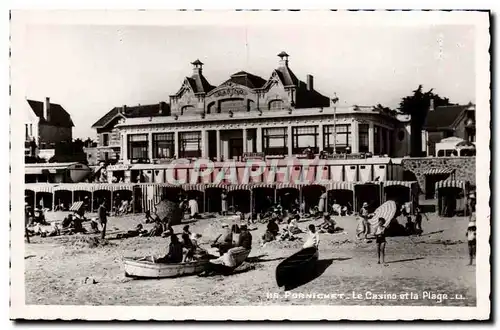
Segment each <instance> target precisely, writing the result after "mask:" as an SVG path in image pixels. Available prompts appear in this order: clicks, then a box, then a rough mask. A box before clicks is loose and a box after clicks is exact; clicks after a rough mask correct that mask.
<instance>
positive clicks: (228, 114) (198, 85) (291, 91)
mask: <svg viewBox="0 0 500 330" xmlns="http://www.w3.org/2000/svg"><path fill="white" fill-rule="evenodd" d="M278 57H279V62H278V66H277V68H275V69H274V70H272V72H271V74H270V77H269V78H268V79H263V78H261V77H258V76H256V75H254V74H251V73H248V72H244V71H240V72H237V73H234V74H232V75H231V76H230V77H229V79H228V80H226V81H224V82H222V83H221V84H219V85H218V86H214V85H212V84H211V83H210V82H209V81H208V79H207V78H206V77H205V76H204V75H203V63H202V62H200V61H199V60H196V61H194V62H192V65H193V72H192V74H191V76H189V77H186V78H185V79H184V81H183V82H182V84H181V87H180V89H179V90H178V91H177V93H175V94H173V95H171V96H170V102H169V104H168V105H167V104H165V103H163V102H160V103H159V104H157V105H146V106H138V107H127V106H124V107H122V108H121V109H120V108H114V109H113V110H112V111H110V112H109V113H108V114H106V115H105V116H104V117H103V118H101V119H100V120H99V121H98V122H97V123H96V124H95V125H94V127H95V128H97V130H98V135H99V138H98V140H99V141H100V142H101V144H104V142H107V141H109V140H110V139H109V137H106V135H107V134H109V132H111V131H113V132H114V135H113V136H114V140H113V141H114V143H113V148H115V152H116V157H117V158H119V159H120V163H123V164H134V163H164V162H167V163H168V162H170V161H171V160H172V159H196V158H206V159H211V160H213V161H225V160H242V159H244V158H247V157H248V155H251V154H253V155H254V156H255V155H256V154H257V155H259V156H260V157H262V158H264V159H270V158H283V157H293V156H297V155H302V154H303V152H304V150H306V149H310V150H311V151H312V152H313V153H315V154H318V153H319V152H321V151H325V152H328V153H331V154H335V155H338V154H350V155H357V154H370V155H373V156H384V155H387V156H389V157H402V156H405V155H406V153H407V149H408V136H407V135H408V134H407V133H408V132H407V130H406V129H405V124H404V123H402V122H401V121H400V120H398V118H396V116H395V115H394V114H392V113H388V112H385V111H383V110H381V109H378V108H376V107H373V106H348V107H346V106H337V104H336V103H337V101H338V99H336V98H334V99H330V97H328V96H325V95H323V94H322V93H320V92H318V91H317V90H316V89H315V86H314V78H313V76H311V75H306V79H305V80H306V81H305V82H304V81H302V80H300V79H299V78H298V77H297V76H296V75H295V73H294V72H293V71H292V69H291V68H290V66H289V55H288V54H287V53H285V52H281V53H280V54H278ZM141 112H142V115H141ZM101 147H104V146H101ZM118 147H119V148H118Z"/></svg>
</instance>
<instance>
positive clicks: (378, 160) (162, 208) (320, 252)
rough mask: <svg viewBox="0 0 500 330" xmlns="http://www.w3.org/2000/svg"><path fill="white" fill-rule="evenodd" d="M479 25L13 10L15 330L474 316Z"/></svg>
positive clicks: (444, 18)
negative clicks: (35, 322)
mask: <svg viewBox="0 0 500 330" xmlns="http://www.w3.org/2000/svg"><path fill="white" fill-rule="evenodd" d="M489 28H490V13H488V12H486V11H484V12H480V11H426V12H424V11H404V12H403V11H366V12H363V11H359V12H356V11H307V10H306V11H286V10H283V11H173V10H172V11H167V10H164V11H161V10H157V11H154V10H128V11H126V10H107V11H87V10H86V11H84V10H80V11H79V10H73V11H69V10H68V11H41V10H39V11H35V10H33V11H28V10H14V11H12V12H11V59H10V70H11V88H12V89H11V118H10V125H11V137H10V138H11V150H10V152H11V153H10V157H11V174H10V175H11V176H10V180H11V206H12V208H11V219H10V221H11V292H10V299H11V311H10V312H11V313H10V315H11V318H12V319H39V320H51V319H63V320H74V319H85V320H150V319H154V320H186V319H190V320H193V319H195V320H284V319H289V320H340V319H343V320H346V319H349V320H416V319H425V320H486V319H489V318H490V312H491V309H490V298H489V297H490V292H491V283H490V270H491V267H490V261H489V260H490V253H491V249H490V244H489V241H490V207H489V199H490V186H489V178H490V165H489V164H490V148H489V145H490V129H489V127H490V54H489V49H490V35H489Z"/></svg>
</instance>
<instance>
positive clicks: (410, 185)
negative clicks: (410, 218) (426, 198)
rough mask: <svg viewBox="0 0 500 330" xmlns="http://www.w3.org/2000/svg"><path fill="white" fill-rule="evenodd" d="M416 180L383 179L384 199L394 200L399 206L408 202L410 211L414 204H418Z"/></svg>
mask: <svg viewBox="0 0 500 330" xmlns="http://www.w3.org/2000/svg"><path fill="white" fill-rule="evenodd" d="M418 191H419V188H418V182H416V181H385V182H384V197H385V200H386V201H388V200H392V201H394V202H396V205H397V206H398V207H399V206H401V205H403V204H405V203H408V202H410V203H411V206H412V210H411V211H412V212H413V210H414V207H415V205H417V204H418Z"/></svg>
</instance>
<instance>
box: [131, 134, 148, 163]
mask: <svg viewBox="0 0 500 330" xmlns="http://www.w3.org/2000/svg"><path fill="white" fill-rule="evenodd" d="M148 144H149V142H148V134H129V135H127V145H128V148H127V150H128V159H147V158H148Z"/></svg>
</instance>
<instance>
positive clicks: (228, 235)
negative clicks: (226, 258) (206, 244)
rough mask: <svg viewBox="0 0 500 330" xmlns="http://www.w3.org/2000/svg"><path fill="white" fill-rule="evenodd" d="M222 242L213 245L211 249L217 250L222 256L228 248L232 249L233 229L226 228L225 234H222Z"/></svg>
mask: <svg viewBox="0 0 500 330" xmlns="http://www.w3.org/2000/svg"><path fill="white" fill-rule="evenodd" d="M233 226H234V225H233ZM222 236H223V237H222V242H220V243H214V244H212V245H211V247H214V248H217V249H218V250H219V254H220V255H221V256H222V255H223V254H224V253H226V252H227V251H228V250H229V249H230V248H232V247H233V228H231V227H228V228H227V229H226V232H225V233H224V234H222Z"/></svg>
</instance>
